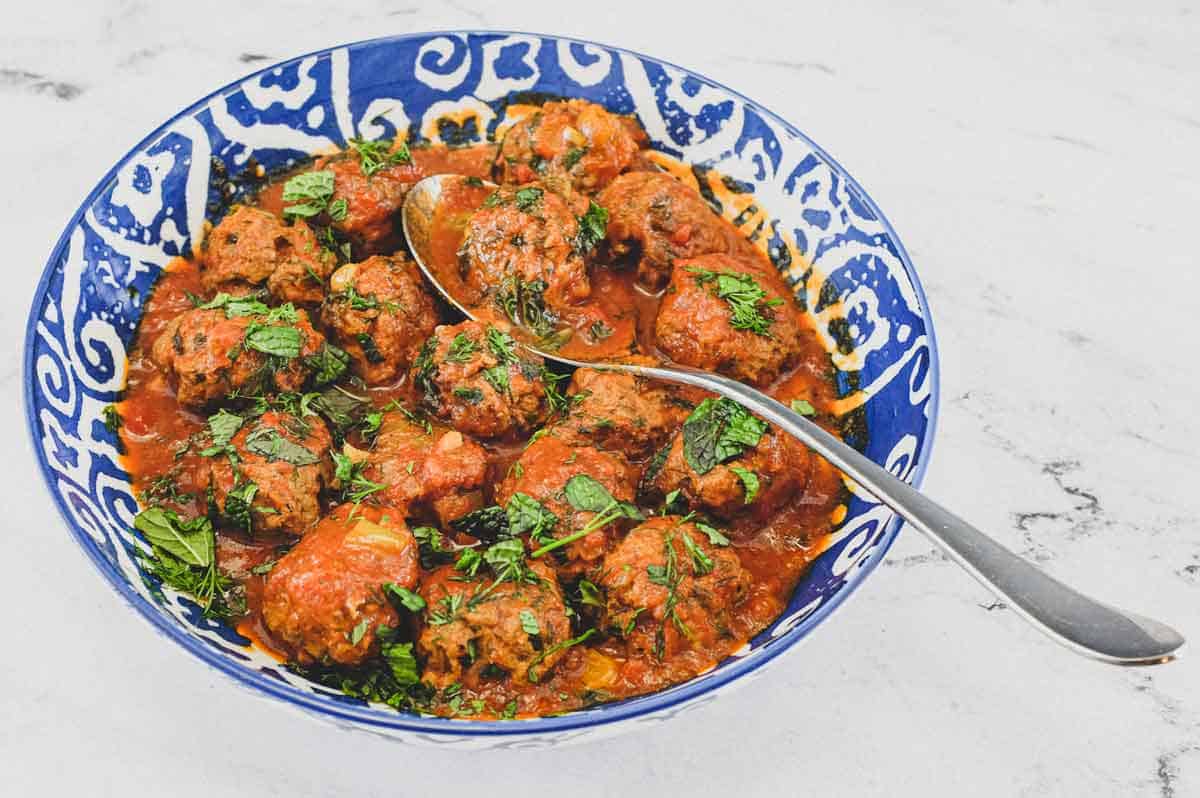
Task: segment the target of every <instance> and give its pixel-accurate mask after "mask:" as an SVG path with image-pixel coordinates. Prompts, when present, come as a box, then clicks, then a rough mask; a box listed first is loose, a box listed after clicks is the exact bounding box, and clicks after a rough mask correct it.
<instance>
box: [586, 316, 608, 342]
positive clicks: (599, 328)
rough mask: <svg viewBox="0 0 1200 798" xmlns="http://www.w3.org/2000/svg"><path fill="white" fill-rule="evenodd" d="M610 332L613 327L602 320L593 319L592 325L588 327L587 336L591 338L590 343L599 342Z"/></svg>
mask: <svg viewBox="0 0 1200 798" xmlns="http://www.w3.org/2000/svg"><path fill="white" fill-rule="evenodd" d="M612 334H613V328H612V327H609V326H608V325H607V324H605V323H604V322H603V321H594V322H592V325H591V326H590V327H588V338H591V339H592V343H594V344H598V343H600V342H601V341H603V340H604V339H605V338H608V337H609V336H611V335H612Z"/></svg>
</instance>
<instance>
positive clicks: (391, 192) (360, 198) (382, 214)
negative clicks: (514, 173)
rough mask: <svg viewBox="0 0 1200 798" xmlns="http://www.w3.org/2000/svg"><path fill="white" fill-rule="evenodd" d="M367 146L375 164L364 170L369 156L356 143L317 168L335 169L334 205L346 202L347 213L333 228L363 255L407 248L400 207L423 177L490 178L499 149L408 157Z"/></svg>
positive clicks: (427, 151)
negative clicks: (360, 151) (441, 175)
mask: <svg viewBox="0 0 1200 798" xmlns="http://www.w3.org/2000/svg"><path fill="white" fill-rule="evenodd" d="M365 147H366V151H367V153H368V157H367V162H368V163H369V164H370V165H369V166H368V167H367V169H365V170H364V168H363V162H364V159H363V157H361V156H360V155H359V153H358V152H357V151H356V150H355V149H354V147H353V146H352V147H351V148H350V149H349V150H347V151H346V152H344V153H339V154H337V155H333V156H329V157H328V158H324V159H321V160H319V161H317V163H316V164H315V165H314V168H315V169H317V170H322V169H325V170H329V171H331V172H333V185H334V193H333V197H332V198H331V203H335V202H340V201H342V200H345V202H346V215H345V217H344V218H342V219H339V220H337V221H334V223H333V229H334V230H336V231H337V232H338V233H339V234H340V235H341V236H342V237H343V238H345V239H348V240H349V241H350V243H351V245H352V247H353V251H354V253H355V254H356V255H358V256H361V257H365V256H367V255H375V254H381V253H389V252H394V251H396V250H397V249H399V248H400V247H401V246H403V244H404V237H403V234H402V232H401V230H400V208H401V207H402V206H403V205H404V198H405V197H406V196H408V190H409V189H410V188H412V187H413V185H415V184H416V183H417V181H418V180H421V179H422V178H424V177H428V176H429V175H436V174H457V175H467V176H468V177H488V176H489V174H490V172H491V161H492V159H493V158H494V157H495V151H496V150H495V147H494V146H484V147H463V148H453V147H444V146H432V147H412V148H411V149H408V150H407V152H408V157H407V159H406V158H404V157H403V156H402V155H394V156H389V153H392V152H400V151H401V146H400V145H393V144H391V143H388V142H368V143H367V144H366V145H365ZM371 153H374V155H371ZM376 164H377V166H376ZM368 172H370V174H368Z"/></svg>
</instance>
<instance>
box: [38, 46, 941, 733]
mask: <svg viewBox="0 0 1200 798" xmlns="http://www.w3.org/2000/svg"><path fill="white" fill-rule="evenodd" d="M523 92H542V93H546V94H550V95H559V96H569V97H583V98H586V99H589V100H592V101H594V102H597V103H600V104H603V105H605V106H607V107H608V108H609V109H610V110H612V111H616V112H619V113H634V114H637V117H638V119H639V120H640V121H641V123H642V125H643V126H644V127H645V129H646V131H647V133H648V134H649V136H650V139H651V141H652V144H653V146H654V147H655V148H656V149H658V150H662V151H664V152H666V153H669V154H671V155H674V156H677V157H679V158H681V159H682V160H684V161H685V162H688V163H694V164H700V165H704V166H711V167H714V168H715V169H716V170H718V171H719V172H721V173H723V174H725V175H728V176H729V177H732V178H735V179H736V180H737V181H741V182H742V183H746V184H749V186H750V187H751V188H752V189H753V192H754V195H755V199H756V202H757V203H758V205H759V207H760V208H762V209H765V212H766V215H765V216H764V215H762V214H760V216H759V218H758V219H757V221H755V220H752V223H753V224H754V226H756V227H757V226H759V223H760V222H761V223H762V224H761V228H760V233H759V234H760V235H761V236H762V237H764V238H765V240H766V241H767V242H768V246H769V251H770V254H771V255H772V257H773V259H774V260H775V261H776V263H777V264H778V265H779V266H780V269H781V270H782V271H783V272H784V273H785V276H786V278H787V280H788V282H789V284H791V285H793V286H794V287H795V291H796V295H797V297H798V299H799V300H800V301H801V303H802V304H803V306H804V307H805V308H806V310H807V312H808V313H809V314H810V315H811V317H812V318H813V321H814V322H815V324H816V327H817V329H818V330H819V332H820V335H821V336H822V338H823V340H824V341H825V342H826V344H827V345H828V347H829V350H830V352H831V353H832V356H833V360H834V363H835V365H836V366H837V367H838V368H839V370H840V371H839V374H838V385H839V389H840V392H841V393H842V394H843V396H844V403H845V405H846V406H847V407H852V406H860V407H861V408H862V410H861V411H859V412H860V413H861V415H862V416H864V417H865V421H866V428H867V430H868V434H867V436H866V439H865V440H859V441H857V443H858V444H859V445H860V446H865V451H866V453H867V454H868V455H869V456H870V457H871V458H872V459H873V460H875V461H876V462H878V463H881V464H884V465H886V467H887V468H888V469H889V470H890V471H892V472H893V473H894V474H896V475H898V476H900V477H903V478H904V479H907V480H909V481H910V482H917V481H918V480H919V479H920V477H921V475H922V473H923V472H924V470H925V466H926V462H927V460H928V457H929V451H930V446H931V444H932V441H933V431H934V419H935V415H936V409H937V398H938V394H937V387H938V377H937V375H938V371H937V350H936V347H935V345H934V337H933V328H932V326H931V323H930V318H929V314H928V310H927V308H926V305H925V298H924V295H923V294H922V292H921V287H920V284H919V283H918V281H917V276H916V273H915V272H914V270H913V267H912V264H911V263H910V262H909V259H908V256H907V254H906V253H905V251H904V248H903V247H902V246H901V244H900V241H899V239H898V238H897V236H896V233H895V232H894V231H893V230H892V228H891V226H890V225H889V224H888V222H887V220H886V219H884V217H883V214H882V213H880V211H879V209H878V208H876V207H875V204H874V203H873V202H872V201H871V199H870V198H869V197H868V196H867V195H866V193H865V192H864V191H863V190H862V189H861V188H859V186H858V184H857V183H856V182H855V181H854V180H853V179H852V178H851V177H850V176H849V175H848V174H847V173H846V172H845V171H844V170H843V169H842V168H841V167H840V166H839V165H838V164H837V163H835V162H834V161H833V160H832V159H831V158H830V157H829V156H828V155H826V154H825V152H824V151H822V150H821V149H820V148H819V147H817V146H816V145H815V144H813V143H812V142H811V141H809V140H808V139H807V138H805V136H804V135H803V134H802V133H800V132H799V131H798V130H796V129H795V128H794V127H792V126H791V125H789V124H788V123H787V122H785V121H784V120H782V119H780V118H779V117H777V116H775V115H774V114H772V113H771V112H769V111H767V110H766V109H764V108H762V107H760V106H758V105H757V104H755V103H754V102H752V101H750V100H748V99H747V98H745V97H743V96H742V95H740V94H738V93H736V92H734V91H731V90H729V89H727V88H725V87H723V86H721V85H719V84H716V83H714V82H712V81H711V80H708V79H706V78H703V77H701V76H699V75H696V74H694V73H691V72H688V71H687V70H685V69H681V68H679V67H676V66H673V65H671V64H667V63H664V62H662V61H658V60H655V59H653V58H648V57H646V56H642V55H638V54H636V53H631V52H627V51H624V50H618V49H615V48H611V47H605V46H601V45H597V44H593V43H589V42H582V41H575V40H570V39H563V38H556V37H552V36H541V35H536V34H521V33H498V32H450V33H436V34H416V35H412V36H403V37H397V38H390V39H376V40H372V41H367V42H362V43H359V44H352V45H349V46H346V47H337V48H333V49H330V50H322V51H320V52H316V53H312V54H310V55H306V56H303V57H301V58H297V59H294V60H292V61H287V62H285V63H282V64H279V65H277V66H273V67H269V68H267V69H264V70H262V71H260V72H256V73H255V74H253V75H250V76H248V77H246V78H245V79H243V80H240V81H238V82H236V83H234V84H232V85H229V86H226V87H225V88H223V89H221V90H219V91H217V92H214V93H213V94H211V95H209V96H208V97H205V98H204V99H203V100H201V101H200V102H198V103H196V104H194V105H192V106H191V107H189V108H187V109H185V110H183V111H181V112H180V113H178V114H177V115H176V116H175V117H174V118H172V119H171V120H170V121H168V122H167V123H166V124H165V125H163V126H162V127H160V128H159V129H158V130H156V131H154V132H153V133H151V134H150V135H149V136H147V137H146V138H145V139H144V140H143V141H142V142H141V143H140V144H138V145H137V146H135V147H134V148H133V149H132V150H131V151H130V152H129V154H128V155H126V156H125V157H124V158H122V159H121V161H120V162H119V163H117V164H116V166H114V167H113V168H112V170H111V171H110V172H109V173H108V174H107V175H105V176H104V178H103V179H102V180H101V181H100V183H99V185H97V186H96V188H95V189H94V190H93V191H92V193H91V194H90V195H89V196H88V197H87V198H86V199H85V200H84V201H83V204H82V205H81V206H80V207H79V210H78V211H76V213H75V216H74V217H73V218H72V219H71V221H70V223H69V224H68V225H67V228H66V230H65V231H64V232H63V235H62V237H61V238H60V239H59V241H58V244H57V245H56V246H55V248H54V251H53V252H52V253H51V255H50V259H49V261H48V263H47V264H46V269H45V273H44V274H43V276H42V279H41V282H40V284H39V285H38V288H37V293H36V295H35V296H34V298H33V307H32V309H31V311H30V316H29V325H28V330H27V337H26V342H25V377H26V394H25V400H26V410H27V413H28V418H29V428H30V432H31V434H32V435H33V440H34V448H35V450H36V452H37V457H38V463H39V465H40V466H41V469H42V472H43V473H44V474H45V477H46V483H47V485H48V486H49V489H50V493H51V495H53V497H54V500H55V502H56V503H57V504H58V507H59V509H60V510H61V511H62V514H63V517H64V518H65V519H66V522H67V526H68V527H69V528H70V530H71V533H72V534H73V535H74V536H75V538H76V540H77V541H78V542H79V545H80V546H81V547H82V548H83V550H84V551H85V552H86V553H87V555H88V556H89V557H90V558H91V560H92V562H94V563H95V565H96V567H97V568H98V569H99V570H100V572H101V573H102V574H103V575H104V577H105V579H107V580H108V582H109V583H110V584H111V585H112V586H113V588H114V589H115V590H116V591H117V592H118V593H120V594H121V595H122V596H123V597H124V598H125V599H126V600H127V601H128V602H129V604H130V605H131V606H133V607H134V608H135V609H136V610H137V611H138V612H139V613H141V614H142V615H143V616H144V617H145V618H146V619H147V620H149V621H150V622H151V623H152V624H153V625H154V627H155V629H157V630H158V631H159V632H160V633H161V634H162V635H163V636H165V637H167V638H170V639H171V640H172V641H174V642H175V643H177V644H178V645H181V646H183V647H184V648H186V649H187V650H188V651H190V652H192V653H193V654H195V655H196V656H197V657H200V658H201V659H202V660H204V661H205V662H207V663H208V664H209V665H211V666H213V667H215V668H217V669H219V670H220V671H222V672H223V673H225V674H227V675H229V676H230V677H232V678H233V679H234V680H235V681H236V682H238V683H240V684H242V685H244V686H246V687H248V688H250V689H251V690H253V691H255V692H257V693H258V694H259V695H268V696H271V697H273V698H276V699H279V700H280V701H283V702H286V703H288V704H292V705H295V706H298V707H302V708H303V709H305V710H308V711H309V712H310V713H312V714H314V715H318V716H321V717H324V718H326V719H329V720H333V721H335V722H336V723H338V724H340V725H344V726H351V727H355V728H360V729H366V730H370V731H373V732H376V733H379V734H384V735H387V736H390V737H398V738H403V739H407V740H419V741H424V742H430V743H438V744H446V745H455V746H462V747H479V746H489V745H490V746H505V745H520V746H528V745H537V744H542V745H552V744H559V743H563V742H566V741H572V740H579V739H583V738H587V737H590V736H595V735H597V734H600V733H609V732H611V731H615V730H619V729H624V728H628V727H629V726H632V725H633V724H640V723H651V722H654V721H657V720H662V719H664V718H666V717H669V716H673V715H675V714H679V713H680V712H682V711H683V710H684V709H685V708H687V707H694V706H698V705H700V704H702V703H705V702H707V701H711V700H712V699H714V698H715V697H716V696H717V688H720V687H722V686H724V685H727V684H729V683H730V682H733V681H735V680H738V679H741V678H742V677H745V676H748V675H749V674H751V673H755V672H757V671H759V669H760V668H761V667H762V666H763V665H765V664H766V663H767V662H769V661H771V660H772V659H773V658H774V657H776V656H778V655H779V654H780V653H782V652H783V651H785V650H786V649H787V648H789V647H790V646H792V645H794V644H795V643H797V642H798V641H799V640H801V639H802V638H804V637H805V636H806V635H808V634H809V633H810V632H811V631H812V630H813V629H815V628H816V627H817V626H818V625H819V624H820V623H822V622H823V621H825V620H827V619H828V618H829V616H830V615H831V614H832V613H833V611H834V610H835V609H836V608H837V607H838V605H840V604H841V603H842V602H843V601H844V600H845V599H846V597H847V596H849V595H850V593H851V592H853V591H854V589H855V588H857V587H858V586H859V585H860V584H861V583H862V581H863V580H864V579H865V578H866V577H867V575H868V574H869V573H870V572H871V570H872V569H873V568H874V567H875V566H876V565H877V564H878V563H879V561H880V559H881V558H882V557H883V555H884V553H885V552H886V551H887V549H888V547H889V546H890V545H891V543H892V540H893V539H894V538H895V536H896V533H897V532H898V530H899V527H900V522H899V520H898V519H897V518H896V517H895V516H894V515H893V514H892V513H891V512H890V511H889V510H888V509H887V508H885V507H883V506H882V505H880V504H878V503H877V502H875V501H873V500H872V499H871V497H869V496H866V495H857V494H855V495H854V496H853V498H852V499H851V501H850V503H849V507H848V511H847V512H846V514H845V517H844V519H843V520H842V521H841V522H840V523H839V524H838V525H837V527H836V528H835V529H834V530H833V532H832V535H831V536H830V538H829V541H828V546H827V548H826V550H825V551H824V553H823V554H822V555H821V556H820V557H819V559H817V560H816V562H815V563H814V564H813V566H812V567H811V569H810V570H809V571H808V573H807V574H806V575H805V577H804V579H803V580H802V581H801V583H800V585H799V587H798V588H797V589H796V592H795V595H794V596H793V597H792V600H791V604H790V605H789V606H788V608H787V610H786V612H784V614H783V615H782V617H780V618H779V619H778V620H777V621H776V622H775V623H774V624H772V625H771V627H770V628H768V629H767V630H765V631H764V632H763V633H762V634H760V635H758V637H756V638H755V639H754V640H753V641H751V643H750V644H749V645H748V646H746V647H744V648H743V649H742V650H741V651H739V652H737V653H736V654H735V655H734V656H733V657H730V658H729V659H728V660H727V661H725V662H723V663H722V664H721V665H720V666H718V667H717V668H716V669H715V670H712V671H710V672H709V673H706V674H704V675H703V676H701V677H699V678H696V679H694V680H692V681H690V682H687V683H685V684H681V685H678V686H676V687H673V688H671V689H669V690H664V691H662V692H660V693H655V694H654V695H649V696H645V697H642V698H636V699H631V700H626V701H622V702H618V703H614V704H608V705H605V706H600V707H596V708H594V709H590V710H586V711H582V712H576V713H573V714H569V715H565V716H561V717H552V718H539V719H532V720H518V721H506V722H475V721H462V720H448V719H444V718H435V717H422V716H416V715H406V714H399V713H397V712H395V711H393V710H391V709H389V708H387V707H374V706H368V705H365V704H363V703H362V702H360V701H357V700H352V699H349V698H347V697H345V696H342V695H340V694H335V693H333V692H331V691H330V690H328V689H326V688H323V687H320V686H318V685H315V684H312V683H309V682H307V681H305V680H303V679H301V678H299V677H297V676H296V675H294V674H292V673H290V672H288V671H287V670H285V669H284V668H282V667H280V666H279V665H278V664H277V663H276V662H275V661H274V660H272V659H270V658H268V657H266V656H264V655H262V654H261V653H259V652H258V651H256V650H254V649H252V648H250V647H249V646H248V641H246V640H244V639H241V638H240V637H239V636H238V635H237V634H236V633H235V632H233V631H231V630H229V629H227V628H225V627H224V626H222V625H220V624H217V623H213V622H211V621H208V620H205V619H204V618H203V617H202V616H201V614H200V612H199V611H198V609H197V607H196V606H195V605H194V604H193V603H192V602H191V601H189V600H187V599H185V598H183V597H180V596H178V595H175V594H171V593H167V594H166V595H165V596H163V595H160V593H159V591H157V590H154V589H152V587H153V586H152V585H149V584H148V583H147V577H146V576H145V575H144V574H143V573H141V572H140V571H139V568H138V565H137V560H136V559H135V557H134V551H135V549H137V548H138V547H140V546H143V545H144V544H143V543H142V541H141V540H140V539H139V538H138V537H137V536H136V535H135V533H134V532H133V531H132V520H133V517H134V515H135V514H136V513H137V512H138V504H137V500H136V499H135V498H134V496H133V494H132V492H131V490H130V485H129V477H128V475H127V474H126V472H125V471H124V470H123V468H122V467H121V464H120V461H119V457H118V451H117V441H116V438H115V436H114V435H113V434H112V433H110V432H108V431H107V430H106V428H105V426H104V423H103V421H102V417H101V413H102V410H103V408H104V407H105V406H106V405H108V404H109V403H111V402H113V401H115V400H117V399H119V398H120V395H121V389H122V386H123V384H124V379H125V354H126V349H127V347H128V346H130V345H131V343H132V341H133V340H134V333H135V330H136V328H137V324H138V319H139V317H140V316H141V313H142V307H143V302H144V298H145V297H146V296H147V295H148V292H149V290H150V288H151V286H152V285H153V284H154V280H155V278H156V277H157V276H158V274H159V271H160V270H161V269H162V268H163V266H164V265H165V264H166V263H167V262H168V261H169V260H170V259H171V258H173V257H176V256H178V255H186V254H188V253H190V252H191V251H192V250H193V249H194V248H195V247H196V245H197V244H198V241H199V237H200V236H202V235H203V229H204V228H203V226H204V219H205V214H206V212H207V211H211V210H212V209H215V208H217V207H219V205H220V203H222V202H226V201H228V200H229V199H231V198H232V196H236V192H237V191H238V187H237V185H236V182H229V181H228V180H227V177H226V176H227V175H233V174H237V173H238V172H240V171H241V170H242V169H244V168H245V166H246V164H247V163H248V162H249V161H250V159H251V158H253V159H254V160H255V161H257V162H258V163H259V164H262V165H263V166H265V167H266V168H267V169H268V170H274V169H277V168H282V167H285V166H286V165H288V164H291V163H294V162H295V161H297V160H298V159H302V158H304V157H305V156H306V155H309V154H311V153H314V152H317V151H319V150H322V149H327V148H329V147H331V146H334V145H338V146H341V145H344V144H345V142H346V139H348V138H350V137H352V136H359V137H364V138H379V137H385V136H393V135H395V134H396V133H397V132H404V131H407V133H408V134H409V136H411V137H416V138H426V139H431V140H450V139H453V140H454V141H456V142H463V141H471V140H479V139H481V138H483V137H486V136H488V135H489V134H491V133H493V132H494V130H495V128H496V126H497V125H498V124H499V123H501V122H502V119H503V116H504V108H505V105H506V102H507V101H508V100H509V99H510V98H511V97H512V96H513V95H514V93H523Z"/></svg>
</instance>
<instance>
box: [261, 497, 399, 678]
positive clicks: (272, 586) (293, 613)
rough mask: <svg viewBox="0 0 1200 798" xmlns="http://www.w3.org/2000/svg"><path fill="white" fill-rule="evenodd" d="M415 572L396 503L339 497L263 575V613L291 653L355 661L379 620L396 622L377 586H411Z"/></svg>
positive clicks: (365, 651) (368, 647) (370, 647)
mask: <svg viewBox="0 0 1200 798" xmlns="http://www.w3.org/2000/svg"><path fill="white" fill-rule="evenodd" d="M418 573H419V569H418V562H417V542H416V541H415V540H414V539H413V536H412V533H411V532H409V530H408V527H407V526H405V524H404V516H403V513H402V512H401V511H400V510H397V509H395V508H389V507H375V506H369V505H365V504H363V505H358V506H355V505H349V504H344V505H342V506H341V507H338V508H337V509H335V510H334V511H333V512H332V513H330V514H329V516H328V517H326V518H324V519H323V520H322V521H321V522H320V523H318V524H317V525H316V526H315V527H314V528H313V529H312V531H310V532H309V533H308V534H307V535H305V536H304V537H303V538H302V539H301V540H300V542H299V543H298V544H296V547H295V548H293V549H292V550H291V551H289V552H288V553H287V554H285V555H283V556H282V557H280V558H279V562H278V563H276V564H275V567H274V568H272V569H271V571H270V573H268V574H267V581H266V586H265V587H264V589H263V599H262V602H263V603H262V617H263V620H264V621H265V622H266V625H267V628H268V629H270V630H271V632H272V634H274V635H275V636H276V638H278V640H279V641H281V642H282V643H283V644H285V645H286V646H287V647H288V648H289V649H290V650H291V653H292V658H293V659H295V660H297V661H299V662H301V663H303V664H309V663H313V662H336V663H339V664H342V665H356V664H358V663H360V662H362V661H363V660H365V659H367V657H368V656H370V655H372V654H373V653H374V652H375V650H376V649H377V648H378V646H376V639H377V633H378V629H379V627H380V626H381V625H382V626H388V627H395V626H396V625H397V624H398V621H399V619H398V617H397V613H396V611H395V609H393V608H392V605H391V604H390V603H389V602H388V600H387V598H386V597H385V596H384V594H383V590H382V588H383V585H385V584H387V583H389V582H391V583H394V584H395V585H397V586H398V587H402V588H405V589H409V588H412V587H413V586H414V585H415V584H416V582H417V576H418Z"/></svg>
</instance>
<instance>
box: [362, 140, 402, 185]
mask: <svg viewBox="0 0 1200 798" xmlns="http://www.w3.org/2000/svg"><path fill="white" fill-rule="evenodd" d="M347 143H348V144H349V145H350V148H351V149H353V150H354V152H355V154H356V155H358V163H359V166H361V167H362V171H363V174H364V175H366V176H367V177H371V176H373V175H374V174H375V173H376V172H378V171H379V170H380V169H386V168H387V167H389V166H397V165H399V164H404V163H412V153H410V152H409V151H408V145H407V144H406V143H404V142H401V143H400V144H399V145H398V146H397V145H395V142H394V141H388V140H387V139H383V140H380V141H364V140H363V139H350V141H349V142H347Z"/></svg>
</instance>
